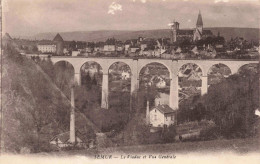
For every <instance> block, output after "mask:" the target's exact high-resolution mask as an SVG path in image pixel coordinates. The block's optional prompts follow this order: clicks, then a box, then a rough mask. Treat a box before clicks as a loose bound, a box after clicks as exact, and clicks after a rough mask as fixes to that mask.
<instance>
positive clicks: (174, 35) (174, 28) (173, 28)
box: [170, 21, 180, 43]
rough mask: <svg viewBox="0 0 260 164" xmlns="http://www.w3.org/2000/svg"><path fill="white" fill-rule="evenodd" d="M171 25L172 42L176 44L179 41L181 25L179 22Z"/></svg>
mask: <svg viewBox="0 0 260 164" xmlns="http://www.w3.org/2000/svg"><path fill="white" fill-rule="evenodd" d="M170 25H171V33H172V37H171V42H172V43H174V42H176V41H177V33H178V30H179V26H180V24H179V22H176V21H173V22H172V23H171V24H170Z"/></svg>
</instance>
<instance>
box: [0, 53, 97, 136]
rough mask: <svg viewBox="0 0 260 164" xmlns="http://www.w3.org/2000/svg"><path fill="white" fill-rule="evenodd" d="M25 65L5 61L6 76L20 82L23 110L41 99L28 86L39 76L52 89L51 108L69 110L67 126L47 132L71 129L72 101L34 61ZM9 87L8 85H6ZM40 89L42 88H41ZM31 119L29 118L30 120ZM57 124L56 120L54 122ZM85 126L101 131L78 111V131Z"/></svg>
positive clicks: (27, 61) (19, 90)
mask: <svg viewBox="0 0 260 164" xmlns="http://www.w3.org/2000/svg"><path fill="white" fill-rule="evenodd" d="M24 61H25V62H24V64H23V65H20V64H17V63H16V62H14V61H13V60H10V59H7V58H6V59H5V61H4V66H3V67H4V70H5V72H6V74H5V76H6V77H7V78H8V79H10V82H11V81H19V86H17V88H18V89H16V92H17V94H18V95H20V96H21V97H22V99H23V100H24V101H23V106H22V107H21V108H24V109H22V110H24V111H25V112H26V108H27V107H33V106H34V99H39V97H37V96H35V95H33V94H32V93H33V91H32V90H31V88H30V86H29V85H28V82H27V81H28V79H32V80H33V79H34V78H35V74H39V75H40V76H41V77H43V79H44V80H45V81H46V85H47V86H48V87H49V88H50V89H51V93H50V95H54V96H52V97H53V99H52V104H50V106H49V107H50V108H54V109H55V108H56V107H62V108H63V110H67V113H68V114H67V115H66V116H67V118H64V120H66V125H67V126H64V127H58V129H50V127H46V128H47V129H46V131H48V132H51V133H52V134H55V133H56V134H57V133H60V132H64V131H66V130H68V128H69V126H68V125H69V110H70V100H69V99H68V98H67V97H66V96H65V95H64V94H63V93H62V92H61V91H60V90H59V88H57V86H56V85H55V84H54V83H53V82H52V81H51V79H50V78H49V77H48V75H47V74H45V73H44V72H43V70H42V69H41V68H40V67H39V66H38V65H36V64H35V63H34V62H33V61H31V60H28V59H26V58H24ZM6 85H8V84H6ZM39 87H40V86H39ZM28 119H29V118H28ZM54 122H56V120H54ZM85 125H87V126H89V127H92V128H93V129H94V131H99V129H98V128H97V127H96V126H95V125H94V124H93V123H92V122H91V121H90V120H89V119H87V118H86V117H85V115H84V114H82V113H80V112H78V111H76V126H77V128H78V129H80V128H83V127H84V126H85ZM52 137H53V136H51V135H50V136H48V138H52Z"/></svg>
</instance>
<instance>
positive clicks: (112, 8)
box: [107, 2, 122, 15]
mask: <svg viewBox="0 0 260 164" xmlns="http://www.w3.org/2000/svg"><path fill="white" fill-rule="evenodd" d="M116 11H122V5H120V4H118V3H116V2H112V3H111V5H109V7H108V12H107V13H108V14H112V15H114V14H115V13H116Z"/></svg>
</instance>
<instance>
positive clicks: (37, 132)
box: [2, 49, 69, 153]
mask: <svg viewBox="0 0 260 164" xmlns="http://www.w3.org/2000/svg"><path fill="white" fill-rule="evenodd" d="M3 59H4V60H3V61H4V62H3V64H4V65H3V68H4V72H5V73H4V74H3V79H2V80H3V84H2V88H3V123H4V126H3V127H4V128H3V131H2V132H3V141H4V145H5V151H6V152H13V153H14V152H20V151H21V150H23V149H25V148H28V149H29V150H30V151H31V152H39V151H49V149H48V147H49V140H50V137H51V136H53V135H55V134H57V133H59V132H61V131H63V130H65V129H68V123H69V121H68V119H69V117H66V116H68V112H69V110H68V109H69V104H68V103H65V101H64V100H63V99H62V98H61V96H60V95H59V94H58V93H59V92H57V91H56V90H55V89H54V88H53V86H52V85H51V84H50V81H49V80H48V78H46V77H45V75H44V74H43V73H41V71H40V70H39V68H38V67H37V66H36V65H35V64H34V63H33V62H32V61H31V60H28V59H26V58H24V57H22V56H21V55H19V54H18V53H17V52H16V51H15V50H14V49H5V50H4V56H3Z"/></svg>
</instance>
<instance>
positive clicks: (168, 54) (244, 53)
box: [3, 12, 259, 60]
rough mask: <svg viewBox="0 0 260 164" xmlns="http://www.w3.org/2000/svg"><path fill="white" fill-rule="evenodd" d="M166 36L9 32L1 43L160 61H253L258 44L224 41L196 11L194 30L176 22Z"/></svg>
mask: <svg viewBox="0 0 260 164" xmlns="http://www.w3.org/2000/svg"><path fill="white" fill-rule="evenodd" d="M169 26H170V29H169V30H168V36H170V37H163V38H152V37H151V38H145V37H142V36H139V37H138V38H135V39H131V40H118V39H115V38H107V39H106V41H104V42H102V41H99V42H95V41H92V42H84V41H77V40H75V41H64V40H63V38H62V36H61V35H60V34H57V35H56V36H55V37H54V38H53V40H26V39H20V38H12V37H11V36H10V35H9V34H8V33H7V34H5V36H4V37H3V44H4V45H6V44H10V43H11V42H12V43H14V44H15V45H16V47H17V49H18V50H19V52H20V53H21V54H27V55H29V56H32V55H33V56H35V55H36V56H37V55H42V56H44V55H51V56H52V55H58V56H60V55H65V56H81V57H120V58H122V57H123V58H133V57H135V58H162V59H175V60H176V59H256V58H258V53H257V52H258V50H259V43H258V42H256V41H255V40H245V39H244V38H242V37H237V36H234V38H231V39H230V40H225V38H224V37H223V36H221V33H220V32H218V34H217V35H214V34H213V32H212V31H211V30H207V29H205V28H204V27H203V19H202V14H201V13H200V12H199V14H198V17H197V22H196V25H195V26H194V28H193V29H190V30H186V29H181V28H180V24H179V23H178V22H177V21H173V22H172V23H170V24H169Z"/></svg>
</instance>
